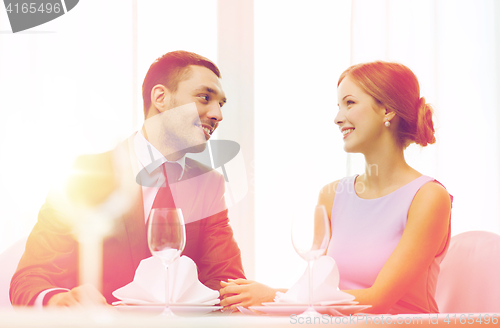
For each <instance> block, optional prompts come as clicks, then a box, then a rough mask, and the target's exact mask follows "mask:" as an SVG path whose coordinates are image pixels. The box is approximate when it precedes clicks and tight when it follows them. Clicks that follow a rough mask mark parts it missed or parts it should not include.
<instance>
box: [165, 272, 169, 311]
mask: <svg viewBox="0 0 500 328" xmlns="http://www.w3.org/2000/svg"><path fill="white" fill-rule="evenodd" d="M169 305H170V290H169V279H168V265H167V264H165V310H168V309H169Z"/></svg>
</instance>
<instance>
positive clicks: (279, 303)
mask: <svg viewBox="0 0 500 328" xmlns="http://www.w3.org/2000/svg"><path fill="white" fill-rule="evenodd" d="M358 303H359V302H356V301H346V300H343V301H324V302H319V303H315V304H314V306H327V305H356V304H358ZM262 305H264V306H309V304H306V303H286V302H262Z"/></svg>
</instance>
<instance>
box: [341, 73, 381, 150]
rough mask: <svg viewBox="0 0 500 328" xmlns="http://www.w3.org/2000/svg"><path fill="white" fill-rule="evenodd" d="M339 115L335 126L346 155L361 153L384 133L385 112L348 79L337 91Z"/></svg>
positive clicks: (369, 147)
mask: <svg viewBox="0 0 500 328" xmlns="http://www.w3.org/2000/svg"><path fill="white" fill-rule="evenodd" d="M337 99H338V106H339V111H338V113H337V116H336V117H335V124H337V125H338V126H339V128H340V132H341V133H342V134H343V138H344V150H345V151H346V152H348V153H365V152H366V151H368V150H369V149H372V148H373V146H374V142H376V141H377V140H379V137H380V136H381V135H382V133H383V132H384V130H383V129H384V128H385V129H387V128H386V127H385V126H384V117H385V108H384V107H383V106H381V105H379V104H377V102H376V101H375V99H373V98H372V97H371V96H370V95H369V94H367V93H366V92H364V91H363V89H361V88H360V87H359V86H358V85H357V84H356V83H354V82H353V81H352V80H351V78H350V77H349V76H346V77H345V78H344V79H343V80H342V82H341V83H340V85H339V87H338V88H337Z"/></svg>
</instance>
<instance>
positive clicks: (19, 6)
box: [6, 2, 62, 14]
mask: <svg viewBox="0 0 500 328" xmlns="http://www.w3.org/2000/svg"><path fill="white" fill-rule="evenodd" d="M37 5H38V4H37V3H33V2H30V3H28V2H24V3H16V4H14V5H13V4H12V3H9V5H8V6H7V8H6V9H7V12H8V13H9V14H10V13H12V12H14V13H15V14H20V13H22V14H28V13H30V14H34V13H47V14H51V13H55V14H59V13H60V12H61V9H62V8H61V4H60V3H55V4H52V3H41V4H40V5H38V6H37Z"/></svg>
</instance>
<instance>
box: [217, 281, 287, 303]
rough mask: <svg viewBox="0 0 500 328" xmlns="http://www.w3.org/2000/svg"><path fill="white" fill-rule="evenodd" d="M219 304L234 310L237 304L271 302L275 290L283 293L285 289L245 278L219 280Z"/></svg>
mask: <svg viewBox="0 0 500 328" xmlns="http://www.w3.org/2000/svg"><path fill="white" fill-rule="evenodd" d="M220 285H221V287H222V288H221V289H220V291H219V292H220V296H221V301H220V305H221V306H222V307H223V308H224V309H223V310H225V309H231V310H235V309H236V307H238V306H243V307H246V308H248V307H249V306H254V305H261V304H262V303H263V302H273V301H274V297H275V295H276V292H278V291H280V292H283V293H285V292H286V289H275V288H271V287H269V286H266V285H264V284H261V283H258V282H256V281H252V280H246V279H235V280H233V279H229V280H228V281H227V282H225V281H221V282H220Z"/></svg>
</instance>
